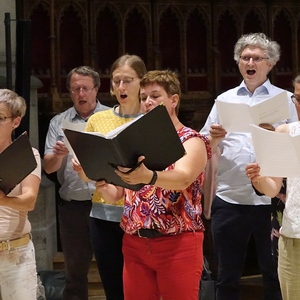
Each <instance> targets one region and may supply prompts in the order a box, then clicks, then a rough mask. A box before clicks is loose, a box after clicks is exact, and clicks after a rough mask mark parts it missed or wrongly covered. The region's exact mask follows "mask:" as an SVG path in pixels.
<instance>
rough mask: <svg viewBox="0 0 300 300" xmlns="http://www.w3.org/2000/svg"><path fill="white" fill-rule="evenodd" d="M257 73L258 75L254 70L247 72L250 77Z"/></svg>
mask: <svg viewBox="0 0 300 300" xmlns="http://www.w3.org/2000/svg"><path fill="white" fill-rule="evenodd" d="M255 73H256V71H254V70H247V74H248V75H254V74H255Z"/></svg>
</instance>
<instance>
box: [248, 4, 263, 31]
mask: <svg viewBox="0 0 300 300" xmlns="http://www.w3.org/2000/svg"><path fill="white" fill-rule="evenodd" d="M265 20H266V18H265V16H264V15H263V13H262V12H261V10H259V9H258V8H255V7H251V8H249V9H248V10H246V12H245V14H244V17H243V20H242V29H243V33H251V32H264V33H266V32H267V24H266V21H265Z"/></svg>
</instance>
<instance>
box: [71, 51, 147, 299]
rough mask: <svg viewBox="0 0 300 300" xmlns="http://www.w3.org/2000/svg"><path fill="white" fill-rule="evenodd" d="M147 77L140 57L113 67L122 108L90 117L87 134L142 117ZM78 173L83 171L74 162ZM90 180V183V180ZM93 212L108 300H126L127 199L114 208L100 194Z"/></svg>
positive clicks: (96, 248) (113, 81) (114, 86)
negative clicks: (142, 87)
mask: <svg viewBox="0 0 300 300" xmlns="http://www.w3.org/2000/svg"><path fill="white" fill-rule="evenodd" d="M145 73H146V66H145V64H144V62H143V60H142V59H141V58H140V57H139V56H136V55H123V56H121V57H119V58H118V59H117V60H116V61H115V62H114V63H113V64H112V67H111V71H110V76H111V90H110V92H111V95H112V96H114V97H116V98H117V100H118V102H119V104H118V105H116V106H114V107H113V108H112V109H110V110H107V111H103V112H99V113H96V114H94V115H93V116H91V117H90V119H89V120H88V122H87V125H86V128H85V130H86V131H90V132H101V133H102V134H107V133H108V132H109V131H111V130H113V129H115V128H117V127H119V126H121V125H123V124H124V123H127V122H128V121H130V120H132V119H134V118H136V117H137V116H139V115H140V114H141V113H142V112H143V109H142V107H141V103H140V100H139V90H140V80H141V78H142V77H143V75H144V74H145ZM99 155H101V153H99ZM74 169H75V170H82V169H81V167H80V166H78V165H76V162H74ZM87 180H88V179H87ZM92 200H93V205H92V210H91V214H90V216H91V218H90V224H91V239H92V245H93V249H94V253H95V258H96V262H97V266H98V270H99V273H100V277H101V280H102V283H103V288H104V291H105V294H106V299H107V300H122V299H124V296H123V282H122V271H123V254H122V238H123V231H122V229H121V228H120V221H121V217H122V213H123V205H124V199H123V197H120V199H119V201H117V202H116V203H114V204H113V205H111V204H108V203H106V201H105V200H104V199H103V198H101V196H100V194H99V193H98V192H97V191H96V192H95V193H94V195H93V199H92Z"/></svg>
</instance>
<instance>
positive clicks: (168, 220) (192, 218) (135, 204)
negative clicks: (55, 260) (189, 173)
mask: <svg viewBox="0 0 300 300" xmlns="http://www.w3.org/2000/svg"><path fill="white" fill-rule="evenodd" d="M177 133H178V135H179V137H180V140H181V142H182V143H183V142H184V141H186V140H187V139H189V138H192V137H195V136H198V137H200V138H201V139H202V140H203V141H204V142H205V145H206V150H207V156H208V159H210V157H211V149H210V146H209V141H208V139H207V138H206V137H204V136H202V135H201V134H199V133H198V132H196V131H194V130H192V129H190V128H187V127H183V128H181V129H180V130H178V132H177ZM173 168H174V164H173V165H171V166H169V167H168V168H167V169H166V170H171V169H173ZM203 180H204V173H203V172H202V173H201V174H200V175H199V176H198V177H197V179H196V180H195V181H194V182H193V183H192V184H191V185H190V186H189V187H188V188H187V189H186V190H183V191H174V190H166V189H162V188H159V187H155V186H150V185H145V186H144V187H143V188H142V189H140V190H139V191H132V190H127V189H126V193H125V204H124V212H123V218H122V221H121V227H122V228H123V230H124V231H125V232H127V233H129V234H134V233H135V232H136V231H137V230H138V229H141V228H149V229H157V230H158V231H160V232H162V233H165V234H177V233H180V232H183V231H196V230H201V231H203V230H204V226H203V222H202V220H201V214H202V206H201V197H202V185H203Z"/></svg>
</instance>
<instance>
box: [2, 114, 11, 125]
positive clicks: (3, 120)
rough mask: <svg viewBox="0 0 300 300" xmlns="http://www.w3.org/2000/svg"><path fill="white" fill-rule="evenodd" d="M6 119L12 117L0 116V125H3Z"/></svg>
mask: <svg viewBox="0 0 300 300" xmlns="http://www.w3.org/2000/svg"><path fill="white" fill-rule="evenodd" d="M6 119H12V117H5V116H0V125H3V124H4V123H5V121H6Z"/></svg>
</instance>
